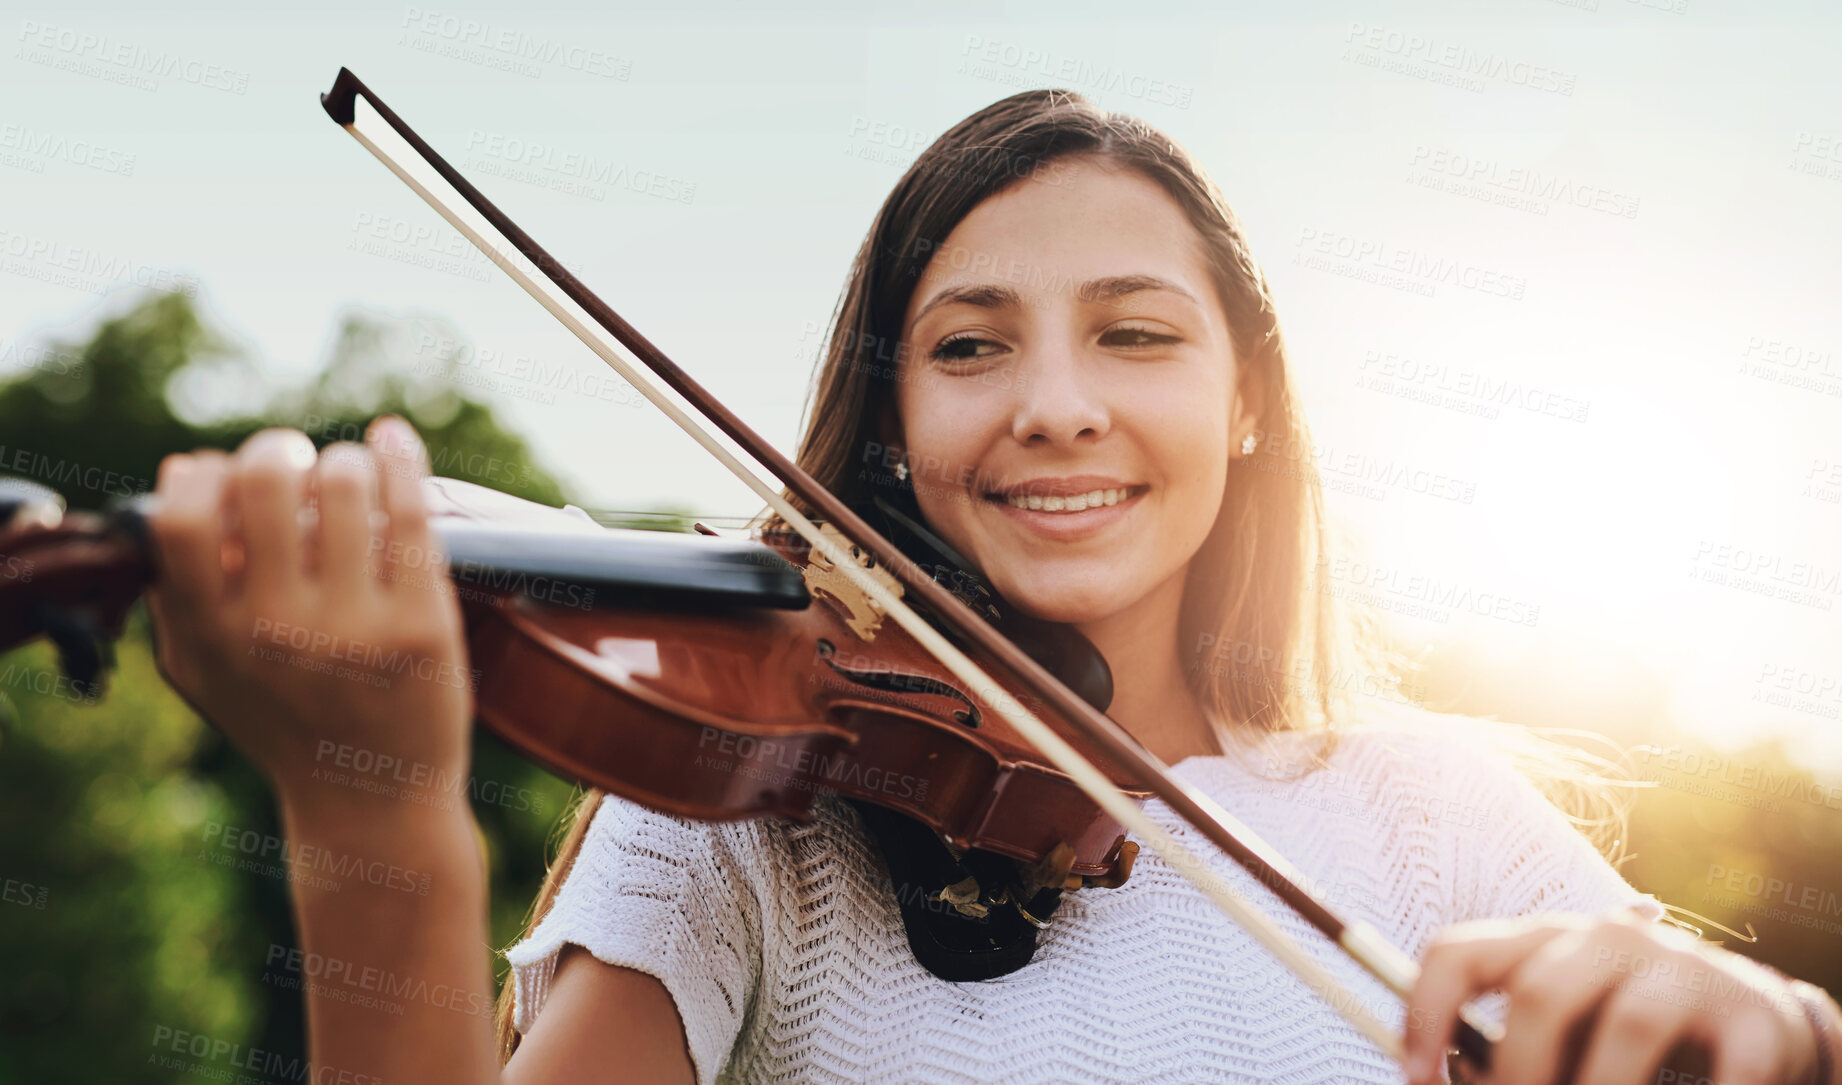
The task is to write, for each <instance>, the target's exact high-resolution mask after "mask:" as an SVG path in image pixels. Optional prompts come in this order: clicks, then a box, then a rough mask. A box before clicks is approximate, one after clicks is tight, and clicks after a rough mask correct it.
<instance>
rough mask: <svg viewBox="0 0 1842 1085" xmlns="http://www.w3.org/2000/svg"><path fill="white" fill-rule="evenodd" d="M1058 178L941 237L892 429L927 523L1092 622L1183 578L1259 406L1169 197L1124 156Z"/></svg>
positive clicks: (1014, 588) (1032, 604)
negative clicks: (1234, 448) (1241, 380)
mask: <svg viewBox="0 0 1842 1085" xmlns="http://www.w3.org/2000/svg"><path fill="white" fill-rule="evenodd" d="M1056 176H1058V177H1065V178H1069V179H1070V180H1069V182H1068V183H1066V184H1062V185H1053V184H1046V183H1041V182H1038V181H1034V180H1025V181H1022V182H1019V183H1017V184H1015V185H1013V186H1012V187H1011V188H1009V189H1007V190H1005V191H1003V192H1001V193H999V194H998V195H996V196H993V197H991V198H990V199H987V200H986V201H985V202H984V203H982V204H980V205H978V206H977V207H976V208H974V209H973V211H972V213H971V214H969V215H967V216H966V218H965V219H964V220H963V221H961V222H960V224H959V225H958V226H957V227H956V228H955V229H954V230H953V232H952V234H951V235H949V236H948V237H947V239H946V240H945V242H943V243H942V244H941V246H940V248H939V250H937V251H936V252H935V253H934V255H933V257H932V259H931V261H930V262H929V264H928V266H927V269H926V270H925V272H924V273H923V274H922V277H921V281H920V283H919V284H918V285H917V287H916V288H915V292H914V295H913V296H912V297H911V298H910V300H909V303H908V311H907V313H906V314H905V316H904V318H903V323H902V350H901V352H900V354H899V355H898V357H900V358H901V359H902V363H901V364H902V371H901V379H900V380H899V381H898V382H897V397H896V403H897V408H896V409H897V414H898V415H899V424H900V433H901V435H902V437H901V440H899V441H897V442H893V443H894V444H895V445H896V446H897V447H900V448H903V449H905V453H906V460H907V462H908V465H909V468H910V471H911V472H912V473H911V475H910V478H911V480H912V484H913V486H914V488H915V494H916V497H917V498H918V500H919V503H920V507H921V512H922V514H923V515H924V516H926V518H927V522H928V523H929V525H931V526H932V527H933V528H934V529H935V530H936V531H938V532H939V533H940V534H941V535H942V536H943V537H944V538H945V539H946V540H947V541H948V542H949V543H951V544H952V545H953V546H954V547H955V548H957V549H958V550H959V551H960V553H962V554H964V555H965V556H966V557H967V558H968V559H970V560H971V561H972V562H973V563H974V564H976V565H977V566H978V567H979V568H980V569H982V570H983V571H984V573H985V575H986V576H987V577H988V578H989V579H990V581H991V583H992V586H993V587H994V588H995V589H996V590H997V591H998V592H999V594H1001V595H1002V596H1004V597H1005V598H1006V599H1007V600H1009V601H1010V602H1011V603H1013V604H1015V605H1017V606H1019V607H1021V608H1022V609H1023V610H1025V611H1026V612H1028V613H1031V614H1034V615H1036V616H1037V617H1040V618H1044V619H1047V620H1050V621H1058V622H1067V623H1072V624H1080V623H1086V622H1093V621H1098V620H1100V619H1103V618H1107V617H1109V616H1112V615H1114V614H1118V613H1119V612H1121V611H1122V610H1124V609H1126V608H1127V607H1130V606H1131V605H1132V604H1134V603H1136V602H1138V601H1139V600H1141V599H1144V598H1145V597H1146V596H1147V595H1149V594H1150V593H1151V592H1152V591H1153V590H1154V589H1156V588H1158V587H1160V586H1162V585H1166V584H1169V583H1170V582H1171V581H1172V579H1173V578H1179V577H1181V575H1182V574H1183V573H1184V572H1185V570H1186V569H1187V568H1188V565H1189V560H1190V557H1191V556H1192V555H1193V554H1195V553H1196V551H1197V550H1198V549H1199V548H1200V547H1201V545H1202V542H1203V540H1204V538H1205V537H1207V535H1208V533H1209V529H1210V528H1211V526H1213V524H1214V522H1215V516H1216V513H1217V512H1218V511H1219V510H1220V508H1221V501H1222V486H1223V482H1224V480H1225V477H1226V474H1227V462H1228V451H1229V448H1230V447H1231V444H1230V442H1231V441H1232V442H1234V443H1236V444H1238V443H1239V441H1240V440H1241V438H1242V436H1243V435H1244V434H1245V433H1247V432H1250V431H1251V427H1252V425H1253V418H1252V415H1251V412H1250V411H1248V410H1247V409H1246V405H1245V404H1241V405H1239V409H1238V411H1237V413H1236V414H1235V416H1233V417H1231V414H1230V412H1231V410H1237V400H1236V397H1235V395H1234V389H1235V388H1236V386H1237V381H1236V371H1237V366H1236V362H1235V357H1234V350H1233V347H1232V345H1231V344H1230V341H1229V336H1228V325H1227V321H1226V319H1225V317H1224V316H1223V314H1222V311H1221V306H1220V304H1219V303H1218V302H1217V300H1216V297H1215V291H1214V289H1213V288H1212V286H1211V280H1210V277H1209V272H1208V266H1207V264H1206V263H1205V262H1204V259H1203V256H1202V245H1201V241H1200V239H1199V238H1198V237H1197V235H1196V232H1195V230H1194V229H1192V228H1191V226H1190V225H1189V222H1188V221H1187V220H1186V219H1185V217H1184V215H1183V212H1182V211H1181V210H1180V209H1179V207H1178V205H1177V204H1176V202H1175V201H1174V200H1172V199H1171V198H1170V197H1169V196H1167V195H1165V193H1164V191H1163V190H1162V189H1160V188H1159V187H1158V186H1157V184H1156V183H1155V182H1153V181H1151V180H1150V179H1148V178H1146V177H1144V176H1143V175H1141V174H1140V173H1138V172H1137V171H1135V170H1132V169H1129V168H1125V167H1121V166H1119V165H1117V164H1115V163H1111V162H1102V161H1099V160H1095V159H1083V160H1082V168H1081V169H1079V170H1065V171H1059V172H1058V173H1057V174H1056ZM1231 422H1232V423H1233V424H1232V426H1231ZM1177 584H1178V586H1179V587H1180V586H1181V580H1180V579H1179V580H1178V581H1177Z"/></svg>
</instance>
